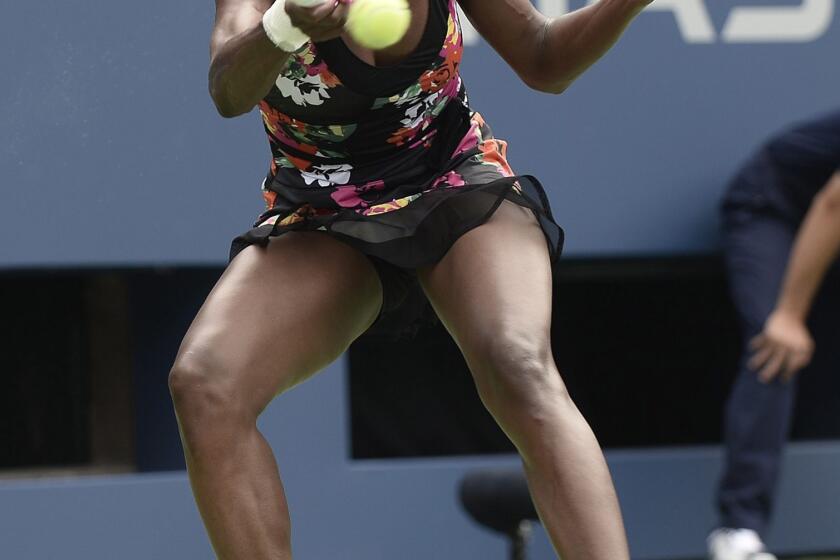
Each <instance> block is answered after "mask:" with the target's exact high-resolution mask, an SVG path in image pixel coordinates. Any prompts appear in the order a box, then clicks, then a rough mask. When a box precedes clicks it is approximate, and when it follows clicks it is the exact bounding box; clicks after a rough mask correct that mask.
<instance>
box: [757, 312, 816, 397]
mask: <svg viewBox="0 0 840 560" xmlns="http://www.w3.org/2000/svg"><path fill="white" fill-rule="evenodd" d="M750 348H751V349H752V351H753V355H752V358H751V359H750V361H749V367H750V368H751V369H753V370H755V371H758V372H759V373H758V377H759V379H760V380H761V381H762V382H764V383H769V382H771V381H772V380H773V379H775V378H777V377H778V376H782V378H783V379H784V380H785V381H789V380H790V379H792V378H793V376H794V375H796V373H797V372H798V371H799V370H801V369H802V368H804V367H805V366H807V365H808V364H809V363H810V362H811V357H812V356H813V355H814V339H813V338H811V333H810V332H808V327H807V326H805V323H804V322H803V321H802V320H801V319H799V318H798V317H794V316H792V315H790V314H786V313H784V312H782V311H774V312H773V313H772V314H771V315H770V317H769V318H768V319H767V322H766V323H765V324H764V330H763V331H762V332H761V334H759V335H758V336H756V337H755V338H753V339H752V341H750Z"/></svg>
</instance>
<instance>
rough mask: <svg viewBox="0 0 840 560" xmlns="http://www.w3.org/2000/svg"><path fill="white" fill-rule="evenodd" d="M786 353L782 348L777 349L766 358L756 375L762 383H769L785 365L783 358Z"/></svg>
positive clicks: (785, 356)
mask: <svg viewBox="0 0 840 560" xmlns="http://www.w3.org/2000/svg"><path fill="white" fill-rule="evenodd" d="M786 358H787V355H786V353H785V351H784V350H782V349H777V350H776V351H775V352H773V355H772V356H770V359H769V360H767V363H766V364H765V365H764V367H763V368H762V369H761V372H759V374H758V377H759V379H760V380H761V381H762V382H764V383H770V382H771V381H773V379H775V378H776V376H777V375H779V373H780V372H781V371H782V370H783V369H784V367H785V359H786Z"/></svg>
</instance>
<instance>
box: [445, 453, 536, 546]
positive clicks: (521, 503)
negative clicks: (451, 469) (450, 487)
mask: <svg viewBox="0 0 840 560" xmlns="http://www.w3.org/2000/svg"><path fill="white" fill-rule="evenodd" d="M460 497H461V504H462V505H463V506H464V509H465V510H467V513H469V514H470V516H472V518H473V519H474V520H475V521H477V522H478V523H479V524H481V525H483V526H485V527H487V528H489V529H492V530H494V531H497V532H499V533H502V534H504V535H506V536H507V537H508V538H509V539H510V543H511V546H510V558H511V560H525V549H526V546H527V544H528V538H529V537H530V535H531V522H532V521H537V520H538V517H537V511H536V509H535V508H534V503H533V502H532V501H531V495H530V493H529V492H528V483H527V482H526V481H525V475H524V474H523V472H522V471H521V470H520V469H480V470H475V471H472V472H470V473H467V475H466V476H465V477H464V478H463V479H462V480H461V488H460Z"/></svg>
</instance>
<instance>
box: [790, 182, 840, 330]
mask: <svg viewBox="0 0 840 560" xmlns="http://www.w3.org/2000/svg"><path fill="white" fill-rule="evenodd" d="M839 253H840V173H838V174H836V175H835V176H834V178H833V179H832V180H831V182H829V184H828V185H827V186H826V187H825V188H824V189H823V190H822V192H820V194H819V195H818V196H817V198H816V199H815V200H814V202H813V204H812V205H811V209H810V210H809V211H808V214H807V216H806V218H805V221H804V222H803V224H802V227H801V228H800V230H799V234H798V235H797V238H796V242H795V243H794V247H793V252H792V254H791V257H790V261H789V263H788V270H787V273H786V275H785V281H784V284H783V287H782V292H781V294H780V296H779V301H778V304H777V306H776V307H777V309H778V310H780V311H782V312H785V313H788V314H790V315H792V316H794V317H797V318H799V319H801V320H803V321H804V320H805V318H806V317H807V315H808V312H809V311H810V309H811V305H812V303H813V301H814V297H815V295H816V293H817V290H818V289H819V287H820V284H822V281H823V278H825V275H826V272H827V271H828V269H829V267H830V266H831V263H832V262H833V261H834V260H835V259H836V258H837V255H838V254H839Z"/></svg>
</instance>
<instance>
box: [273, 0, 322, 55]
mask: <svg viewBox="0 0 840 560" xmlns="http://www.w3.org/2000/svg"><path fill="white" fill-rule="evenodd" d="M286 1H287V0H277V1H276V2H274V3H273V4H272V5H271V7H270V8H269V9H268V10H267V11H266V12H265V13H264V14H263V19H262V24H263V29H265V34H266V35H267V36H268V38H269V40H271V42H272V43H274V44H275V45H277V47H278V48H280V49H281V50H284V51H286V52H290V53H291V52H295V51H296V50H298V49H299V48H301V47H302V46H303V45H305V44H306V43H308V42H309V36H308V35H307V34H306V33H304V32H303V31H301V30H300V29H298V28H297V27H295V26H294V25H292V20H291V19H290V18H289V14H287V13H286ZM288 1H294V2H295V4H298V5H301V6H316V5H318V4H320V3H321V2H322V1H323V0H288Z"/></svg>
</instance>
